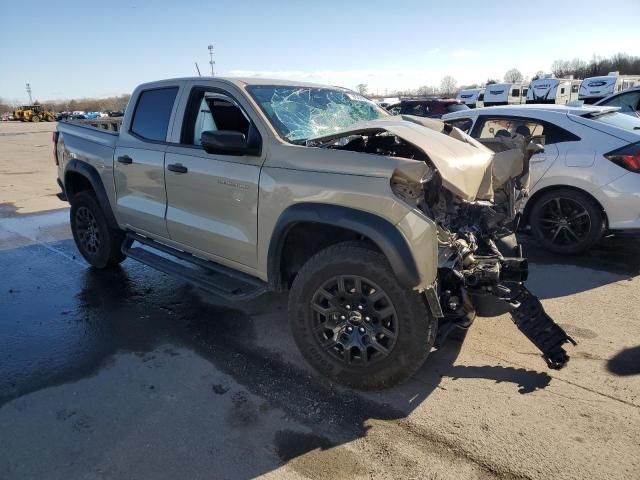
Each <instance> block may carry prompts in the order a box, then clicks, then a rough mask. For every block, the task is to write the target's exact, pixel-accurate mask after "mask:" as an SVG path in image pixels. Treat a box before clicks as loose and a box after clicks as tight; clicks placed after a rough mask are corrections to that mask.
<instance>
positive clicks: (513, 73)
mask: <svg viewBox="0 0 640 480" xmlns="http://www.w3.org/2000/svg"><path fill="white" fill-rule="evenodd" d="M522 80H524V77H523V76H522V72H520V70H518V69H517V68H512V69H511V70H507V73H505V74H504V81H505V82H509V83H520V82H522Z"/></svg>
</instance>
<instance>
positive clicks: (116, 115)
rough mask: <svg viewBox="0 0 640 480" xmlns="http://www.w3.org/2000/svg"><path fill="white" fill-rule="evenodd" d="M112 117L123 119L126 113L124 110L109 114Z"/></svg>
mask: <svg viewBox="0 0 640 480" xmlns="http://www.w3.org/2000/svg"><path fill="white" fill-rule="evenodd" d="M107 114H108V115H109V116H110V117H122V116H124V112H123V111H122V110H117V111H112V112H107Z"/></svg>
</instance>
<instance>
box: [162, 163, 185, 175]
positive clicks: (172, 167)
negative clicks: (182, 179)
mask: <svg viewBox="0 0 640 480" xmlns="http://www.w3.org/2000/svg"><path fill="white" fill-rule="evenodd" d="M167 170H169V171H170V172H175V173H187V172H188V171H189V169H188V168H187V167H185V166H184V165H182V164H181V163H171V164H169V165H167Z"/></svg>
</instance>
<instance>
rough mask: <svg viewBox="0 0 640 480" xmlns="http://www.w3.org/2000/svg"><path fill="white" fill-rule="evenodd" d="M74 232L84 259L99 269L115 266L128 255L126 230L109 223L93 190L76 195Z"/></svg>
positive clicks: (72, 204) (73, 212) (73, 210)
mask: <svg viewBox="0 0 640 480" xmlns="http://www.w3.org/2000/svg"><path fill="white" fill-rule="evenodd" d="M71 232H72V233H73V239H74V240H75V242H76V246H77V247H78V250H79V251H80V253H81V254H82V256H83V257H84V259H85V260H86V261H87V262H89V263H90V264H91V265H92V266H94V267H96V268H100V269H102V268H108V267H112V266H115V265H117V264H119V263H121V262H122V261H123V260H124V259H125V258H126V256H125V255H124V254H123V253H122V250H121V247H122V242H123V241H124V238H125V236H124V232H123V231H121V230H116V229H113V228H111V227H110V226H109V224H108V223H107V219H106V217H105V215H104V213H103V211H102V209H101V208H100V205H99V204H98V201H97V199H96V197H95V195H94V194H93V193H92V192H89V191H84V192H80V193H77V194H75V195H74V196H73V199H72V201H71Z"/></svg>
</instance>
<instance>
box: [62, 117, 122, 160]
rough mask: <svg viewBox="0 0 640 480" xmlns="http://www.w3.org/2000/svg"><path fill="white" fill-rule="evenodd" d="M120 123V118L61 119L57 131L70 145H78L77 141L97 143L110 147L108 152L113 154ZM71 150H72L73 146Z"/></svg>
mask: <svg viewBox="0 0 640 480" xmlns="http://www.w3.org/2000/svg"><path fill="white" fill-rule="evenodd" d="M121 123H122V120H121V119H120V118H113V119H111V118H110V119H106V118H100V119H95V120H71V121H62V122H58V132H60V134H61V135H62V137H63V139H64V141H65V143H66V144H67V145H68V146H70V147H72V145H74V144H75V145H77V146H78V147H80V145H78V142H80V143H83V142H85V141H86V142H91V143H94V144H95V143H97V144H100V145H102V146H105V147H108V148H110V149H111V152H110V153H111V155H113V150H115V147H116V143H117V141H118V136H119V135H118V131H119V128H120V124H121ZM116 124H117V125H116ZM114 129H115V130H114ZM71 150H72V151H73V147H72V148H71ZM83 150H84V149H83Z"/></svg>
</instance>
